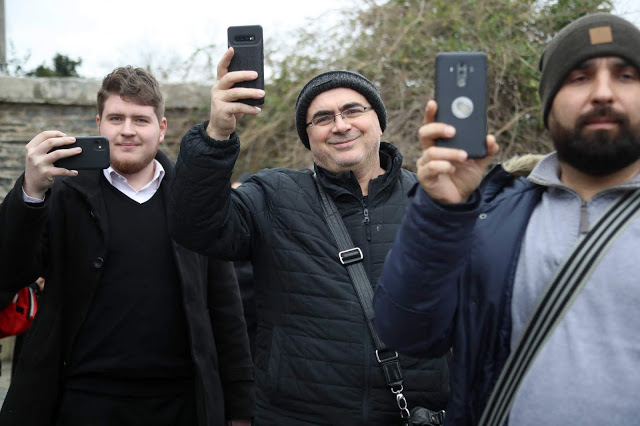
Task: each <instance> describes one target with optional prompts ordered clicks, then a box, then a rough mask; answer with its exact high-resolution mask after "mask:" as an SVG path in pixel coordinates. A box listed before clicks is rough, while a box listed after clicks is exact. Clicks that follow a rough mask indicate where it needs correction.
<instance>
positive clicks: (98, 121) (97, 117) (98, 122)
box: [96, 114, 100, 131]
mask: <svg viewBox="0 0 640 426" xmlns="http://www.w3.org/2000/svg"><path fill="white" fill-rule="evenodd" d="M96 126H97V127H98V131H99V130H100V114H96Z"/></svg>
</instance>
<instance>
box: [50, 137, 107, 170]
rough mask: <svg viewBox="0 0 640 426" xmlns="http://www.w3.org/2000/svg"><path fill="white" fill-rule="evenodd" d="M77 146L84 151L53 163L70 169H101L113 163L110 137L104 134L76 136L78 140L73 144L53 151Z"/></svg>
mask: <svg viewBox="0 0 640 426" xmlns="http://www.w3.org/2000/svg"><path fill="white" fill-rule="evenodd" d="M75 147H80V148H82V152H81V153H80V154H77V155H72V156H71V157H65V158H61V159H60V160H58V161H56V162H55V163H53V165H54V166H56V167H61V168H63V169H68V170H91V169H98V170H101V169H106V168H108V167H109V165H110V164H111V158H110V151H109V139H107V138H106V137H104V136H76V141H75V142H74V143H72V144H71V145H64V146H59V147H57V148H53V149H52V150H51V151H55V150H58V149H69V148H75Z"/></svg>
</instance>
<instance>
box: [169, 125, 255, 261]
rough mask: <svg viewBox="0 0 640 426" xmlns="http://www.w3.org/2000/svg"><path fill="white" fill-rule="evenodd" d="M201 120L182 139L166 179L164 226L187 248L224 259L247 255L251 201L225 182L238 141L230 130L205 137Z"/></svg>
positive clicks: (236, 150)
mask: <svg viewBox="0 0 640 426" xmlns="http://www.w3.org/2000/svg"><path fill="white" fill-rule="evenodd" d="M206 125H207V123H206V122H205V123H203V124H199V125H196V126H194V127H193V128H192V129H191V130H189V132H187V134H186V135H185V136H184V138H183V139H182V143H181V145H180V153H179V155H178V159H177V161H176V168H175V177H174V178H173V182H172V184H171V188H172V194H173V195H172V196H173V208H172V209H171V212H172V213H171V214H170V217H169V228H170V231H171V234H172V237H173V238H174V239H175V240H176V241H177V242H178V243H180V244H181V245H183V246H185V247H187V248H189V249H192V250H196V251H199V252H201V253H205V254H207V255H215V256H217V257H221V258H224V259H227V260H239V259H247V258H248V256H249V250H250V237H251V234H252V232H253V230H252V229H251V227H252V220H251V211H252V210H253V207H254V206H252V205H248V204H246V203H244V202H243V201H242V200H241V199H240V197H239V196H238V195H237V194H236V191H232V190H231V183H230V179H231V174H232V172H233V167H234V165H235V162H236V159H237V157H238V154H239V152H240V140H239V139H238V136H237V135H236V134H235V133H233V134H232V135H231V137H230V139H228V140H224V141H217V140H214V139H211V138H210V137H209V135H207V133H206V131H205V129H206ZM232 193H233V194H232ZM258 195H259V194H258ZM245 201H246V200H245Z"/></svg>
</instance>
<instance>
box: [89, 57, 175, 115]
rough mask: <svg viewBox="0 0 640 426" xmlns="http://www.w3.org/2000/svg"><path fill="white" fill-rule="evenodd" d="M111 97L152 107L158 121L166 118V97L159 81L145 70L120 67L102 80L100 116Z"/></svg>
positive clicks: (99, 97)
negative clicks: (118, 97) (116, 96)
mask: <svg viewBox="0 0 640 426" xmlns="http://www.w3.org/2000/svg"><path fill="white" fill-rule="evenodd" d="M111 95H118V96H120V98H122V99H123V100H126V101H129V102H135V103H137V104H140V105H148V106H152V107H153V109H154V111H155V113H156V116H157V117H158V121H160V120H161V119H162V117H164V97H163V96H162V92H161V91H160V84H158V80H156V78H155V77H154V76H153V75H152V74H151V73H150V72H148V71H146V70H145V69H143V68H134V67H132V66H130V65H128V66H126V67H118V68H116V69H115V70H113V71H112V72H111V73H109V74H107V76H106V77H105V78H104V79H103V80H102V87H100V90H98V116H100V117H102V111H103V110H104V103H105V102H106V101H107V98H108V97H109V96H111Z"/></svg>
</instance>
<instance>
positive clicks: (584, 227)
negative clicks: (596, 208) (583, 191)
mask: <svg viewBox="0 0 640 426" xmlns="http://www.w3.org/2000/svg"><path fill="white" fill-rule="evenodd" d="M587 232H589V212H588V210H587V202H586V201H582V204H581V205H580V234H586V233H587Z"/></svg>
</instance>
